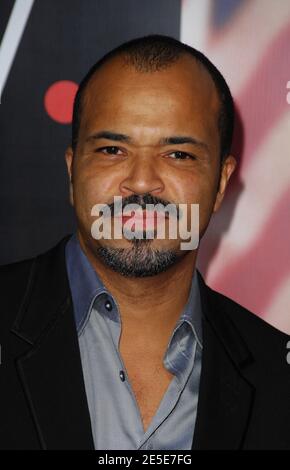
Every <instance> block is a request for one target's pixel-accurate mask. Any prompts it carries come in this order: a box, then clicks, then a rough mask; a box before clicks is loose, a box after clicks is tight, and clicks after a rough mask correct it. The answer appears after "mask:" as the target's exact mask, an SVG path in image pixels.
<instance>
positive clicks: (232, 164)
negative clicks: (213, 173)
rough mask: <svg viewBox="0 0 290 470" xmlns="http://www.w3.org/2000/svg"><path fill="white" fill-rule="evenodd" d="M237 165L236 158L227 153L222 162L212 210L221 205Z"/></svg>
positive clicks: (216, 209)
mask: <svg viewBox="0 0 290 470" xmlns="http://www.w3.org/2000/svg"><path fill="white" fill-rule="evenodd" d="M236 165H237V160H236V159H235V157H233V156H232V155H228V156H227V157H226V158H225V160H224V162H223V164H222V169H221V175H220V181H219V188H218V192H217V195H216V200H215V205H214V209H213V212H217V211H218V210H219V208H220V206H221V203H222V200H223V198H224V195H225V192H226V187H227V185H228V182H229V180H230V177H231V175H232V173H233V172H234V170H235V168H236Z"/></svg>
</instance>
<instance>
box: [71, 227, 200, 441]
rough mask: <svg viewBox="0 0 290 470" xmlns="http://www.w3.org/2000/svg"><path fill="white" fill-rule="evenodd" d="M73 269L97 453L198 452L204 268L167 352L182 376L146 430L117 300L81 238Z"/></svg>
mask: <svg viewBox="0 0 290 470" xmlns="http://www.w3.org/2000/svg"><path fill="white" fill-rule="evenodd" d="M66 264H67V272H68V279H69V284H70V289H71V294H72V300H73V308H74V315H75V323H76V328H77V332H78V339H79V347H80V354H81V362H82V368H83V375H84V382H85V388H86V395H87V400H88V406H89V412H90V418H91V426H92V434H93V438H94V444H95V449H100V450H110V449H114V450H137V449H138V450H156V449H158V450H174V449H178V450H186V449H188V450H189V449H191V446H192V440H193V434H194V427H195V420H196V411H197V403H198V391H199V382H200V371H201V358H202V329H201V303H200V295H199V286H198V278H197V274H196V271H194V275H193V278H192V285H191V290H190V294H189V298H188V302H187V304H186V306H185V308H184V310H183V312H181V315H180V317H179V320H178V321H177V323H176V326H175V328H174V330H173V332H172V335H171V338H170V340H169V343H168V346H167V349H166V352H165V354H164V359H163V363H164V367H165V368H166V369H167V370H168V371H170V372H171V373H172V374H173V375H174V377H173V379H172V381H171V382H170V384H169V386H168V388H167V390H166V392H165V394H164V396H163V398H162V400H161V402H160V404H159V407H158V410H157V411H156V413H155V416H154V417H153V419H152V421H151V423H150V425H149V427H148V428H147V430H146V432H144V429H143V424H142V419H141V415H140V411H139V407H138V404H137V401H136V398H135V395H134V392H133V389H132V387H131V385H130V379H129V377H128V374H127V372H126V369H125V366H124V363H123V360H122V357H121V355H120V351H119V338H120V334H121V327H122V325H121V316H120V311H119V308H118V305H117V302H116V300H115V299H114V298H113V296H112V295H111V294H110V292H109V291H108V290H107V289H106V287H105V286H104V285H103V283H102V282H101V280H100V278H99V277H98V275H97V273H96V271H95V270H94V268H93V267H92V265H91V263H90V262H89V260H88V258H87V257H86V255H85V253H84V252H83V250H82V248H81V246H80V244H79V241H78V237H77V234H76V233H74V234H73V235H72V237H71V238H70V239H69V241H68V242H67V244H66ZM177 295H178V293H177ZM136 308H138V307H137V306H136ZM157 378H158V377H157Z"/></svg>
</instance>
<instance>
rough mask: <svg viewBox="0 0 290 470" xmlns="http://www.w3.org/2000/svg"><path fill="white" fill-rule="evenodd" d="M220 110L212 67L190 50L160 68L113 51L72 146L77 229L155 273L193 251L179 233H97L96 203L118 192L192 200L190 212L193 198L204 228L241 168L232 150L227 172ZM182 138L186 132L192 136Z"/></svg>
mask: <svg viewBox="0 0 290 470" xmlns="http://www.w3.org/2000/svg"><path fill="white" fill-rule="evenodd" d="M219 108H220V103H219V98H218V95H217V92H216V89H215V86H214V83H213V82H212V79H211V78H210V76H209V74H208V73H207V72H206V70H204V69H203V67H201V66H200V64H198V63H196V62H195V61H194V60H193V59H192V58H190V57H187V56H184V57H183V58H182V59H179V60H178V62H176V63H175V64H174V65H172V66H170V67H168V68H166V69H163V70H161V71H157V72H152V73H151V72H146V73H141V72H138V71H136V70H135V69H134V67H129V66H124V64H123V61H122V59H121V58H115V59H113V60H112V61H110V62H108V63H107V64H105V65H104V66H103V67H102V68H101V69H100V70H99V71H98V72H97V73H96V74H95V76H94V77H93V78H92V80H91V81H90V83H89V85H88V87H87V90H86V93H85V97H84V102H83V110H82V119H81V127H80V132H79V139H78V145H77V149H76V152H75V154H73V152H72V151H71V149H68V151H67V153H66V160H67V165H68V170H69V173H70V175H72V178H73V185H72V187H71V200H72V203H73V205H74V207H75V211H76V216H77V220H78V229H79V234H80V236H81V238H82V239H83V241H84V243H85V244H86V245H87V246H89V247H90V249H91V250H92V252H93V253H95V255H96V256H99V257H100V258H101V259H102V260H103V261H104V262H105V263H106V264H109V265H110V266H111V268H112V269H114V270H117V271H119V272H121V273H123V274H125V275H130V272H131V274H133V275H136V276H142V272H143V275H153V274H157V273H158V272H161V271H164V270H165V269H167V268H168V267H170V266H171V265H172V264H174V263H175V262H176V261H177V260H178V259H180V258H182V257H183V256H186V255H188V252H185V251H183V252H182V251H181V250H180V241H181V240H180V238H179V237H178V238H177V239H169V237H166V238H165V239H157V238H154V239H152V240H150V241H148V240H143V241H142V240H141V241H140V240H139V241H136V240H135V241H134V240H128V239H126V238H125V237H123V238H122V239H121V240H120V239H118V240H116V239H115V240H114V239H101V240H95V239H94V238H93V237H92V235H91V227H92V223H93V221H94V220H95V219H96V217H92V215H91V210H92V207H93V206H94V205H95V204H109V205H112V203H113V200H114V196H122V198H123V200H124V202H126V200H128V202H131V201H132V202H139V203H140V204H141V205H143V204H146V203H150V202H153V200H154V201H155V202H162V203H171V204H175V205H179V204H181V203H182V204H187V205H188V206H187V207H188V214H187V215H188V219H190V205H191V204H199V224H200V237H201V236H202V235H203V233H204V231H205V230H206V227H207V225H208V223H209V220H210V217H211V214H212V212H213V211H216V210H217V209H218V208H219V206H220V203H221V201H222V198H223V194H224V190H225V187H226V184H227V181H228V179H229V177H230V175H231V173H232V171H233V170H234V167H235V160H234V158H233V157H228V158H227V159H226V160H225V163H224V165H223V168H222V174H220V135H219V131H218V124H217V123H218V113H219ZM108 132H109V133H110V134H111V135H110V134H108ZM105 133H107V134H106V135H105ZM174 137H184V138H185V139H184V143H175V142H176V141H174V140H172V138H174ZM187 138H189V139H187ZM169 139H171V140H169ZM187 140H188V142H187ZM190 140H191V141H190ZM142 196H144V198H142ZM128 198H129V199H128ZM132 198H134V201H133V199H132ZM144 208H145V206H144ZM166 233H167V232H166ZM146 267H147V268H146ZM142 269H143V271H142ZM146 269H147V271H146ZM138 270H139V271H138ZM146 272H147V274H146Z"/></svg>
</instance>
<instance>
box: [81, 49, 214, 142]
mask: <svg viewBox="0 0 290 470" xmlns="http://www.w3.org/2000/svg"><path fill="white" fill-rule="evenodd" d="M219 109H220V100H219V97H218V93H217V90H216V87H215V84H214V82H213V80H212V78H211V76H210V75H209V73H208V72H207V70H206V69H205V68H204V66H202V65H201V64H200V63H199V62H197V61H196V60H195V59H193V58H191V57H189V56H183V57H182V58H180V59H179V60H178V61H177V62H175V63H174V64H173V65H170V66H168V67H166V68H163V69H161V70H159V71H153V72H140V71H137V70H136V69H135V68H134V67H133V66H128V65H126V64H125V63H124V61H123V59H122V58H120V57H118V58H115V59H113V60H111V61H109V62H108V63H106V64H105V65H104V66H102V67H101V68H100V69H99V70H98V71H97V72H96V74H95V75H94V76H93V77H92V79H91V80H90V82H89V84H88V85H87V88H86V90H85V94H84V97H83V106H82V119H81V129H80V137H81V134H83V135H86V134H87V133H89V132H91V131H93V130H96V129H97V128H98V127H106V128H108V127H111V128H114V130H117V131H125V130H126V133H128V131H129V130H130V129H128V127H130V126H131V128H132V131H134V129H135V131H136V132H139V133H140V132H141V133H142V130H143V131H144V130H146V128H148V129H151V134H152V132H153V130H154V131H155V134H158V133H159V131H160V132H162V131H164V132H165V131H166V132H167V134H168V132H170V131H172V132H175V133H176V132H179V133H180V132H186V131H196V132H197V133H199V134H200V137H203V138H209V137H213V135H214V134H216V133H217V119H218V113H219ZM122 126H123V127H126V126H127V129H124V128H123V129H122ZM215 137H216V135H215Z"/></svg>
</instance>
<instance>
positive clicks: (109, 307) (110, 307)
mask: <svg viewBox="0 0 290 470" xmlns="http://www.w3.org/2000/svg"><path fill="white" fill-rule="evenodd" d="M105 307H106V309H107V310H109V312H110V311H111V310H112V308H113V307H112V304H111V302H110V301H109V300H107V301H106V303H105Z"/></svg>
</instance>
